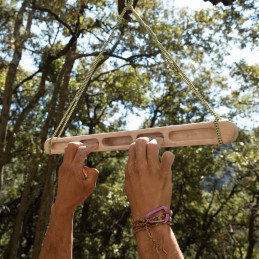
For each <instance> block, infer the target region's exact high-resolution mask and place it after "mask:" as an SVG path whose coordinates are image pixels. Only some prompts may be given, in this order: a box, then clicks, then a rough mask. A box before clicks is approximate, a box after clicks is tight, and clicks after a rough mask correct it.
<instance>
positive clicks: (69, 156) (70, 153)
mask: <svg viewBox="0 0 259 259" xmlns="http://www.w3.org/2000/svg"><path fill="white" fill-rule="evenodd" d="M82 145H83V144H82V143H81V142H69V143H68V145H67V147H66V148H65V151H64V159H63V161H64V162H67V163H71V162H72V161H73V160H74V158H75V155H76V152H77V149H78V147H80V146H82Z"/></svg>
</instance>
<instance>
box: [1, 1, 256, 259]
mask: <svg viewBox="0 0 259 259" xmlns="http://www.w3.org/2000/svg"><path fill="white" fill-rule="evenodd" d="M138 6H139V7H138V12H139V13H140V15H141V16H142V17H143V19H144V20H145V21H147V23H148V24H149V25H151V27H152V29H153V30H154V31H155V33H156V34H157V36H158V38H159V39H160V41H161V42H162V43H163V45H164V46H165V47H166V49H167V50H168V51H169V52H170V53H171V54H172V56H173V57H174V58H175V59H177V60H178V63H179V64H180V65H181V67H182V68H183V69H184V70H185V72H186V73H187V74H188V75H189V77H190V78H191V80H193V82H194V83H195V85H196V86H197V87H198V88H199V90H200V91H201V92H202V93H203V94H204V96H205V97H206V99H207V100H209V102H210V104H211V105H212V106H213V107H214V108H215V109H216V110H217V111H218V112H219V113H220V115H221V116H222V117H227V118H228V119H231V120H233V121H234V122H236V123H237V125H238V126H239V128H240V134H239V137H238V140H237V141H236V142H235V143H233V144H231V145H227V146H226V145H223V146H217V145H216V146H204V147H194V148H187V147H185V148H176V149H173V150H172V151H173V152H174V153H175V154H176V161H175V165H174V168H173V183H174V185H173V199H172V210H173V212H174V216H173V229H174V232H175V234H176V236H177V238H178V241H179V243H180V246H181V248H182V251H183V253H184V255H185V257H186V258H210V259H213V258H246V259H249V258H259V247H258V235H259V232H258V229H259V220H258V214H259V207H258V206H259V186H258V185H259V172H258V166H259V165H258V135H259V128H258V117H256V114H257V116H258V80H259V79H258V78H259V66H258V62H257V63H253V64H249V63H247V62H246V61H245V60H242V59H240V60H239V59H235V61H233V62H229V61H227V59H226V58H227V57H228V56H229V55H230V53H231V50H232V49H233V48H235V49H237V50H238V49H239V50H240V53H241V50H242V49H250V50H252V51H256V50H257V52H255V53H257V54H258V39H259V37H258V31H259V23H258V18H259V17H258V14H259V10H258V8H259V6H258V3H256V1H252V0H237V1H235V4H234V5H233V6H231V7H223V6H222V5H219V6H217V7H215V8H209V9H206V10H201V11H195V12H194V11H190V10H188V9H180V10H179V9H175V8H173V9H172V10H168V9H165V6H163V5H162V4H161V1H139V4H138ZM116 8H117V7H116V5H115V1H114V0H99V1H96V0H89V1H85V0H78V1H72V0H70V1H65V0H58V1H48V0H42V1H38V0H23V1H20V0H18V1H14V0H10V1H5V0H1V1H0V26H1V31H0V44H1V45H0V46H1V51H0V111H1V117H0V172H1V184H0V188H1V193H0V195H1V196H0V258H34V259H35V258H37V257H38V254H39V251H40V246H41V242H42V239H43V237H44V233H45V231H46V226H47V224H48V220H49V214H50V207H51V204H52V202H53V198H54V194H55V187H56V182H57V168H58V166H59V164H60V161H61V159H62V157H61V156H54V155H52V156H48V155H45V154H44V153H43V150H42V148H43V143H44V141H45V140H46V138H47V137H50V136H51V134H53V130H54V129H55V127H56V126H57V124H58V123H59V121H60V119H61V118H62V115H63V113H64V111H65V110H66V108H67V107H68V105H69V103H70V102H71V100H72V98H73V96H74V95H75V92H76V90H77V89H78V87H79V84H80V82H82V81H83V79H84V77H85V74H86V72H87V71H88V69H89V65H90V64H91V62H92V60H93V58H94V57H95V56H96V55H97V54H98V51H99V50H100V47H101V46H102V44H103V43H104V41H105V39H106V38H107V36H108V34H109V32H110V31H111V29H112V28H113V26H114V25H115V21H116ZM237 53H238V52H237ZM105 57H107V60H106V61H105V62H102V63H100V64H98V68H97V71H96V73H95V75H94V76H93V77H92V79H91V82H90V84H89V85H87V88H86V91H85V93H84V95H83V98H82V99H81V100H80V102H79V104H78V107H77V109H76V112H75V113H74V114H73V116H72V118H71V120H70V121H69V123H68V125H69V126H68V127H67V128H66V132H65V133H66V135H75V134H88V133H89V134H92V133H99V132H109V131H117V130H123V129H124V128H125V126H126V125H127V127H132V126H135V127H136V126H137V125H132V124H134V123H135V122H134V121H131V122H130V124H127V123H128V121H127V118H129V116H130V115H132V114H134V115H136V116H137V115H138V114H139V115H140V116H142V117H144V118H145V120H144V122H143V124H142V125H141V127H155V126H165V125H171V124H183V123H190V122H200V121H206V120H210V119H211V116H210V115H209V114H208V111H207V110H205V109H204V107H203V106H202V105H201V104H200V103H199V102H198V100H197V99H196V97H195V96H193V93H191V92H190V91H189V90H188V89H187V86H186V85H185V84H184V83H183V82H181V81H180V80H179V79H178V78H177V77H175V76H174V75H173V74H172V72H171V71H169V70H168V67H167V66H166V64H165V62H164V61H163V59H162V58H161V54H160V53H159V51H158V49H157V48H156V47H154V45H153V44H152V41H151V39H150V37H149V36H148V35H146V33H145V32H143V28H141V26H139V25H138V24H137V23H134V22H130V23H129V24H128V26H126V27H123V28H121V29H120V30H118V32H117V38H114V39H113V42H112V43H111V44H110V45H109V48H108V49H107V50H106V53H105ZM235 58H236V57H235ZM257 58H258V57H257ZM31 62H32V63H33V64H31ZM144 115H145V116H144ZM126 159H127V152H126V151H125V152H124V151H115V152H106V153H105V152H104V153H96V154H94V155H92V156H90V157H89V161H88V163H90V162H91V163H93V164H94V165H95V166H96V167H97V168H98V169H99V171H100V172H101V173H100V178H99V182H98V188H97V190H96V192H95V193H94V194H93V195H92V197H91V199H90V200H88V201H87V202H85V203H84V204H83V205H82V206H81V207H80V208H79V209H78V210H77V213H76V216H75V229H74V232H75V234H74V237H75V239H74V258H79V259H81V258H96V257H97V258H136V257H137V255H136V246H135V241H134V238H133V234H132V231H131V229H130V211H129V208H128V204H127V201H126V198H125V195H124V193H123V181H124V166H125V161H126ZM57 242H58V241H57Z"/></svg>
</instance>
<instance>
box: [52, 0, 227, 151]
mask: <svg viewBox="0 0 259 259" xmlns="http://www.w3.org/2000/svg"><path fill="white" fill-rule="evenodd" d="M128 10H131V11H132V14H133V15H134V16H135V18H136V20H137V21H138V22H139V23H140V24H141V25H142V26H143V27H144V28H145V29H146V31H147V32H148V33H149V35H150V36H151V38H152V40H153V42H154V43H155V45H156V46H157V47H158V48H159V50H160V51H161V53H162V55H163V57H164V59H165V61H166V62H167V63H168V65H169V67H170V68H171V70H172V71H173V72H174V73H175V74H176V75H177V76H179V77H180V78H181V79H182V80H183V81H184V82H185V83H186V84H187V85H188V86H189V87H190V89H191V90H192V91H193V92H194V94H195V95H196V96H197V98H198V99H199V100H200V101H201V102H202V103H203V105H204V106H205V107H206V108H207V109H208V110H209V111H210V113H211V114H212V115H213V116H214V118H215V120H214V125H215V130H216V135H217V139H218V143H219V144H222V143H223V141H222V137H221V133H220V127H219V123H218V121H219V120H220V116H219V115H218V114H217V113H216V112H215V111H214V110H213V109H212V108H211V106H210V105H209V104H208V103H207V101H206V100H205V99H204V97H203V96H202V95H201V93H200V92H199V90H198V89H197V88H196V87H195V86H194V85H193V83H192V82H191V81H190V80H189V78H188V77H187V76H186V74H185V73H184V72H183V71H182V70H181V68H180V67H179V66H178V65H177V63H176V62H175V61H174V60H173V58H172V57H171V56H170V54H169V53H168V52H167V50H166V49H165V48H164V46H163V45H162V44H161V43H160V41H159V40H158V38H157V36H156V35H155V33H154V32H153V31H152V29H151V28H150V27H149V26H148V25H147V24H146V23H145V22H144V21H143V20H142V19H141V17H140V16H139V15H138V13H137V12H136V11H135V10H134V8H133V0H125V7H124V9H123V11H122V12H121V14H120V15H118V16H117V23H116V25H115V26H114V28H113V30H112V31H111V33H110V35H109V37H108V39H107V40H106V42H105V43H104V44H103V46H102V48H101V50H100V52H99V54H98V56H97V57H96V58H95V59H94V61H93V63H92V65H91V66H90V69H89V71H88V73H87V74H86V77H85V79H84V80H83V82H82V83H81V84H80V86H79V89H78V91H77V93H76V95H75V97H74V99H73V100H72V102H71V103H70V105H69V107H68V109H67V111H66V112H65V114H64V116H63V117H62V119H61V121H60V122H59V124H58V126H57V128H56V130H55V131H54V133H53V135H52V137H51V139H50V141H49V153H50V154H51V142H52V140H53V138H54V137H60V136H61V134H62V133H63V131H64V129H65V127H66V125H67V123H68V121H69V119H70V117H71V116H72V114H73V112H74V110H75V108H76V106H77V104H78V102H79V100H80V98H81V96H82V94H83V92H84V91H85V89H86V87H87V85H88V83H89V82H90V80H91V78H92V75H93V74H94V72H95V70H96V68H97V66H98V64H99V63H100V62H101V61H103V60H104V59H105V56H104V55H103V53H104V51H105V50H106V48H107V46H108V44H109V43H110V42H111V41H112V39H113V37H114V33H115V31H116V30H117V29H118V28H120V26H122V25H125V24H126V23H127V21H126V20H125V19H124V18H123V16H124V15H125V13H126V12H127V11H128Z"/></svg>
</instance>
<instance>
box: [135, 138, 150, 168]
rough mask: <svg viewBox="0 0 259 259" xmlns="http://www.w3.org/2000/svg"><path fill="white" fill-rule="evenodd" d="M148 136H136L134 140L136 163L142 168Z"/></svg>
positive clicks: (145, 157) (145, 158)
mask: <svg viewBox="0 0 259 259" xmlns="http://www.w3.org/2000/svg"><path fill="white" fill-rule="evenodd" d="M148 142H149V138H145V137H143V138H138V139H136V141H135V145H136V163H137V166H138V168H143V166H145V165H146V163H147V143H148Z"/></svg>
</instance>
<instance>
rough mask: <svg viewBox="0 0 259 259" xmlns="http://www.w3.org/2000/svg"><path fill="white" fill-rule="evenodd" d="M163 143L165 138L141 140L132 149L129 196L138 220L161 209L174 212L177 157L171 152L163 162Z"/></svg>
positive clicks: (127, 184) (128, 169) (127, 183)
mask: <svg viewBox="0 0 259 259" xmlns="http://www.w3.org/2000/svg"><path fill="white" fill-rule="evenodd" d="M162 141H163V139H162V138H157V139H153V140H151V141H149V139H148V138H139V139H137V140H136V141H135V143H133V144H131V146H130V149H129V158H128V162H127V165H126V168H125V192H126V195H127V197H128V200H129V202H130V207H131V213H132V217H133V219H134V220H138V219H140V218H143V217H145V215H146V214H147V213H148V212H150V211H152V210H154V209H156V208H158V207H160V206H166V207H167V208H168V209H169V208H170V204H171V198H172V197H171V196H172V174H171V166H172V164H173V161H174V155H173V154H172V153H171V152H168V151H167V152H164V154H163V156H162V159H161V161H160V160H159V148H160V146H161V143H162Z"/></svg>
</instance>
